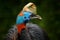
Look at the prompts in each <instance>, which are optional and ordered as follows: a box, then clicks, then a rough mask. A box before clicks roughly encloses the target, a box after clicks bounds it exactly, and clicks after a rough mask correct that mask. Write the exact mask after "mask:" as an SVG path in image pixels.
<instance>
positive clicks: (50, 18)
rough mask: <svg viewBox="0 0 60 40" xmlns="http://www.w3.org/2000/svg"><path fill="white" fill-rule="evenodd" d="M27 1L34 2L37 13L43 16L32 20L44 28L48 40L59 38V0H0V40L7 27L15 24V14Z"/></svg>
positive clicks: (2, 38) (2, 39) (58, 39)
mask: <svg viewBox="0 0 60 40" xmlns="http://www.w3.org/2000/svg"><path fill="white" fill-rule="evenodd" d="M29 2H33V3H35V5H36V6H37V13H38V14H39V15H40V16H42V18H43V19H42V20H41V21H40V20H37V19H35V20H33V21H32V22H33V23H36V24H38V25H39V26H41V27H42V28H44V30H46V32H47V33H48V36H49V38H50V40H60V10H59V6H60V3H59V0H0V40H4V37H5V35H6V33H7V31H8V29H9V28H10V27H11V26H12V25H13V24H15V22H16V16H17V14H18V13H19V12H20V11H21V10H22V8H23V7H24V5H26V4H27V3H29Z"/></svg>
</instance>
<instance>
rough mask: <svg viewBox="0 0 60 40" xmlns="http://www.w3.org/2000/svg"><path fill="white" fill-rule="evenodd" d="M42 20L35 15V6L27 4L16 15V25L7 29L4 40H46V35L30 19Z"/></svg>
mask: <svg viewBox="0 0 60 40" xmlns="http://www.w3.org/2000/svg"><path fill="white" fill-rule="evenodd" d="M34 18H36V19H42V18H41V17H40V16H39V15H37V14H36V5H35V4H34V3H31V2H30V3H28V4H27V5H25V6H24V8H23V10H22V11H21V12H20V13H19V14H18V16H17V20H16V25H14V26H13V27H12V28H11V29H9V31H8V33H7V36H6V40H48V35H47V33H46V32H45V31H44V30H43V29H42V28H41V27H39V26H38V25H37V24H33V23H31V22H29V21H30V19H34Z"/></svg>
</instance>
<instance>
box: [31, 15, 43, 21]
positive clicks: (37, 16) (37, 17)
mask: <svg viewBox="0 0 60 40" xmlns="http://www.w3.org/2000/svg"><path fill="white" fill-rule="evenodd" d="M31 19H39V20H42V17H41V16H39V15H36V14H32V15H31Z"/></svg>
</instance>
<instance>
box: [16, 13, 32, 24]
mask: <svg viewBox="0 0 60 40" xmlns="http://www.w3.org/2000/svg"><path fill="white" fill-rule="evenodd" d="M23 14H24V15H23V16H19V15H18V16H17V20H16V24H22V23H27V22H28V21H29V20H30V15H31V14H32V13H31V12H24V13H23Z"/></svg>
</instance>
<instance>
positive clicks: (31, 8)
mask: <svg viewBox="0 0 60 40" xmlns="http://www.w3.org/2000/svg"><path fill="white" fill-rule="evenodd" d="M33 18H38V19H41V17H40V16H39V15H37V12H36V5H35V4H34V3H31V2H30V3H28V4H27V5H25V6H24V8H23V10H22V11H21V12H20V13H19V14H18V16H17V20H16V24H22V23H27V22H28V21H29V20H30V19H33Z"/></svg>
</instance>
